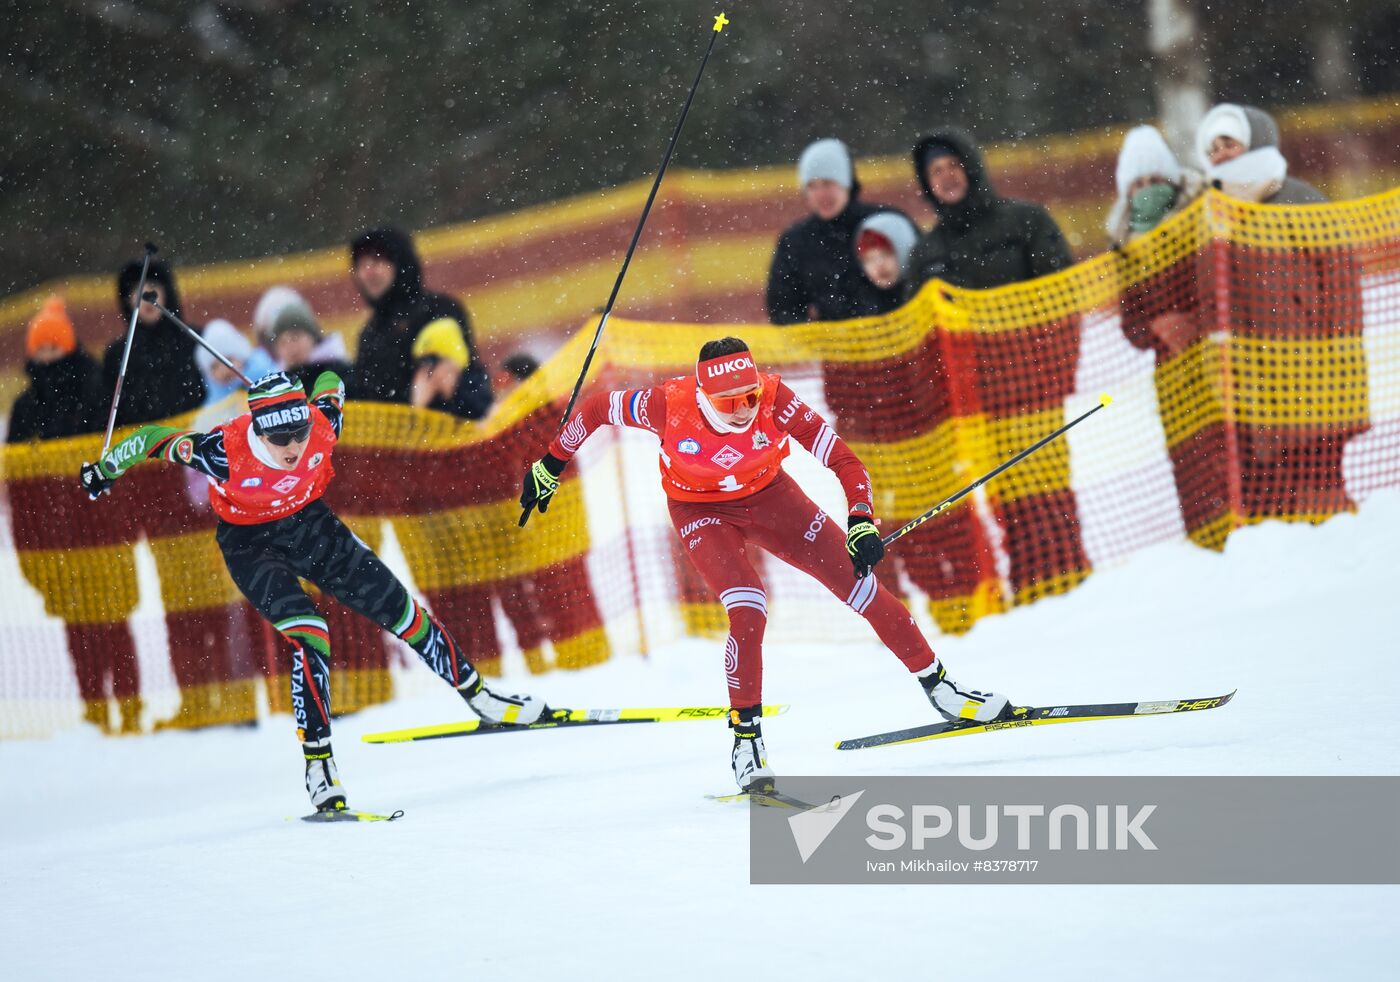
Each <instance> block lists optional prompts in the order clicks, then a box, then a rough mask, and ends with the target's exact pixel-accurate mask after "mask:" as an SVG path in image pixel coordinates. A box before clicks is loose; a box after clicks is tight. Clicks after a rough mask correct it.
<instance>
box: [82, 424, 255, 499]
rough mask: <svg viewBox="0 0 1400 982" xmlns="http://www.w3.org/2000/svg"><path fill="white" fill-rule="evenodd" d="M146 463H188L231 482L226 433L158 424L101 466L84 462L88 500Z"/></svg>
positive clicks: (130, 440)
mask: <svg viewBox="0 0 1400 982" xmlns="http://www.w3.org/2000/svg"><path fill="white" fill-rule="evenodd" d="M143 460H168V461H170V462H171V463H172V464H184V465H185V466H186V467H189V468H193V469H194V470H197V471H199V472H200V473H201V474H203V475H205V476H206V477H212V478H213V479H214V480H216V481H227V480H228V454H227V453H226V452H225V451H224V435H223V433H222V432H220V431H218V430H215V431H214V432H213V433H201V432H199V431H198V430H177V429H175V428H174V427H171V426H158V425H156V424H154V423H150V424H147V425H146V426H143V427H141V428H140V429H138V430H137V431H136V432H135V433H133V434H131V436H129V437H127V438H126V439H125V440H123V441H121V442H120V443H118V444H116V445H115V446H113V447H112V449H111V450H109V451H107V453H106V455H105V456H103V457H102V458H101V459H99V460H98V461H97V463H95V464H88V463H84V464H83V466H82V468H81V470H80V471H79V472H78V473H79V477H80V479H81V480H82V482H83V487H84V488H86V489H87V492H88V497H90V498H92V499H93V500H94V501H96V500H97V496H98V495H100V494H102V493H103V492H105V491H106V490H107V489H108V488H110V487H111V486H112V482H114V481H115V480H116V479H117V478H119V477H121V476H122V475H123V474H125V473H126V472H127V471H128V470H130V469H131V468H132V467H134V466H135V465H136V464H138V463H139V462H141V461H143Z"/></svg>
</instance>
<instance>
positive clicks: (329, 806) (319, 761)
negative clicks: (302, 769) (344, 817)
mask: <svg viewBox="0 0 1400 982" xmlns="http://www.w3.org/2000/svg"><path fill="white" fill-rule="evenodd" d="M301 752H302V755H303V756H304V757H305V758H306V793H307V794H309V795H310V796H311V804H312V805H313V806H315V808H316V810H317V811H318V812H334V811H344V810H345V788H344V787H342V786H341V783H340V774H339V773H338V772H337V771H336V769H335V758H334V757H332V756H331V741H330V739H329V738H327V739H325V740H317V741H315V742H314V743H303V744H302V745H301Z"/></svg>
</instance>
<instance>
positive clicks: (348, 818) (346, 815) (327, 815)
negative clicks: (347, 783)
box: [288, 808, 403, 823]
mask: <svg viewBox="0 0 1400 982" xmlns="http://www.w3.org/2000/svg"><path fill="white" fill-rule="evenodd" d="M400 818H403V809H402V808H400V809H399V810H398V811H394V812H390V813H389V814H388V815H376V814H375V813H374V812H357V811H354V810H352V809H349V808H339V809H336V810H335V811H323V812H315V813H313V814H311V815H303V816H301V820H302V821H303V822H322V823H324V822H393V821H396V820H397V819H400ZM288 821H290V819H288Z"/></svg>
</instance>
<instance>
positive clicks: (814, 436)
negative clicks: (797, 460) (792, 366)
mask: <svg viewBox="0 0 1400 982" xmlns="http://www.w3.org/2000/svg"><path fill="white" fill-rule="evenodd" d="M773 408H774V419H775V420H780V421H781V420H787V422H786V423H782V422H779V423H778V425H779V427H780V428H784V429H786V430H787V431H788V433H790V434H792V437H793V439H794V440H796V441H797V442H798V443H800V444H802V446H804V447H806V448H807V451H808V452H809V453H811V455H812V456H813V457H816V458H817V460H818V462H820V463H821V464H822V466H823V467H826V468H828V469H830V470H831V471H832V473H834V474H835V475H836V477H837V479H838V480H839V481H840V482H841V487H843V488H844V489H845V490H846V507H847V509H848V510H849V511H855V510H856V506H857V505H864V506H865V512H866V514H870V513H871V510H873V508H874V498H873V497H872V494H871V490H870V473H869V472H868V471H867V470H866V469H865V465H864V464H862V463H861V462H860V458H859V457H857V456H856V455H855V452H854V451H852V450H851V448H850V447H848V446H846V441H844V440H842V439H841V438H840V437H839V436H837V435H836V431H835V430H833V429H832V428H831V426H830V424H829V423H827V421H826V420H824V419H822V417H821V414H820V413H818V412H817V411H816V410H815V409H813V408H812V407H810V406H808V405H807V404H806V403H804V402H803V401H802V400H801V399H800V398H798V396H797V393H795V392H793V391H792V389H790V388H788V386H787V383H785V382H780V383H778V398H777V401H775V402H774V403H773Z"/></svg>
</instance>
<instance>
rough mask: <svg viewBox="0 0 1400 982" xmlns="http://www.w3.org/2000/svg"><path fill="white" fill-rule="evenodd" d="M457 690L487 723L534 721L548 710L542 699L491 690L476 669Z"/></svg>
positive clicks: (473, 710)
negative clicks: (503, 693)
mask: <svg viewBox="0 0 1400 982" xmlns="http://www.w3.org/2000/svg"><path fill="white" fill-rule="evenodd" d="M457 691H458V692H460V693H461V694H462V698H463V699H465V700H466V701H467V705H468V706H470V707H472V712H474V713H476V714H477V715H478V716H480V717H481V718H482V719H484V720H486V721H487V722H488V723H520V724H524V723H534V722H536V721H538V720H539V718H540V717H541V716H543V715H544V714H545V713H546V712H548V711H549V707H548V706H546V705H545V704H544V700H543V699H536V698H535V697H534V696H520V695H511V696H506V695H501V694H500V693H496V692H492V691H491V690H490V689H488V688H487V687H486V682H485V681H484V680H483V679H482V677H481V673H480V672H478V671H477V670H476V669H472V674H471V677H470V678H468V679H467V681H465V682H463V683H462V684H461V685H459V686H457Z"/></svg>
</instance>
